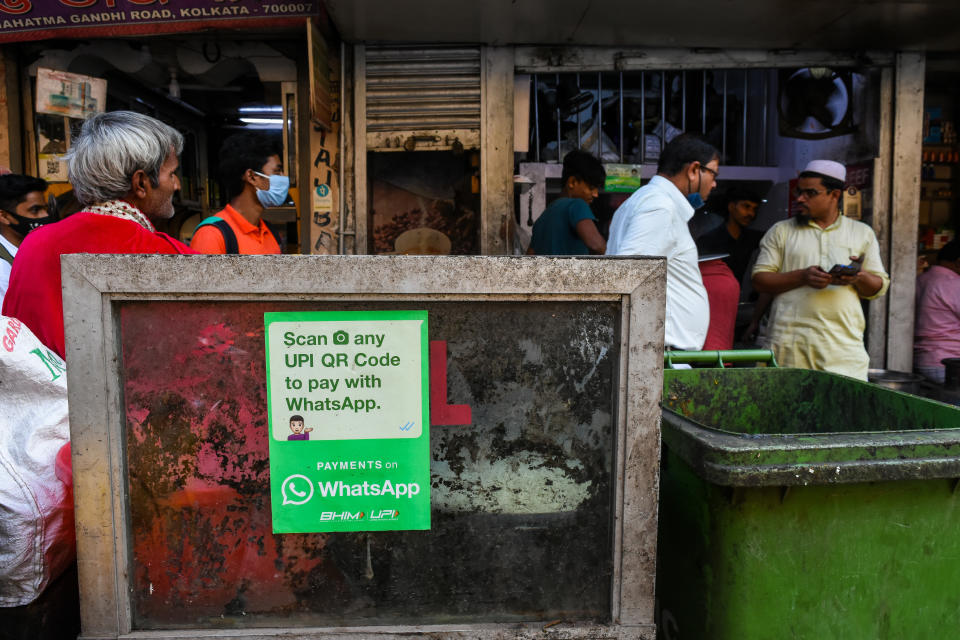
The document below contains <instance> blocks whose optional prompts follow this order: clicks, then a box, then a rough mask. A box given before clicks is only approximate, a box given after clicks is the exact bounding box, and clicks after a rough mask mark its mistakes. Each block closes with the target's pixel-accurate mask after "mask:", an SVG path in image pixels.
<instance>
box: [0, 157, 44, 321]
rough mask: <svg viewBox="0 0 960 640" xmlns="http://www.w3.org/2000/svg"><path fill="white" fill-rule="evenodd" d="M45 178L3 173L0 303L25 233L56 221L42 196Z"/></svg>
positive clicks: (0, 196) (0, 230) (0, 212)
mask: <svg viewBox="0 0 960 640" xmlns="http://www.w3.org/2000/svg"><path fill="white" fill-rule="evenodd" d="M46 190H47V182H46V180H41V179H40V178H34V177H32V176H22V175H19V174H16V173H8V174H6V175H3V176H0V303H2V302H3V296H4V295H5V294H6V293H7V284H8V282H9V280H10V268H11V266H12V265H13V257H14V256H15V255H17V248H18V247H19V246H20V243H21V242H23V238H24V236H26V235H27V234H28V233H30V232H31V231H33V230H34V229H36V228H37V227H39V226H41V225H45V224H47V223H48V222H53V217H52V216H50V214H49V213H48V212H47V201H46V200H45V199H44V198H43V194H44V192H45V191H46Z"/></svg>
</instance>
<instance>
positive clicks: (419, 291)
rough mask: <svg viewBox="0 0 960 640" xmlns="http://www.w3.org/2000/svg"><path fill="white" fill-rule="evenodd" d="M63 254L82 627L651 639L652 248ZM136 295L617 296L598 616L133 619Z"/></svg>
mask: <svg viewBox="0 0 960 640" xmlns="http://www.w3.org/2000/svg"><path fill="white" fill-rule="evenodd" d="M61 264H62V273H63V302H64V325H65V330H66V359H67V361H68V363H69V365H68V368H67V378H68V389H69V399H70V427H71V438H72V443H73V447H72V449H73V470H74V499H75V502H76V520H77V552H78V563H79V576H80V594H81V597H80V606H81V619H82V633H81V636H80V637H81V638H164V639H180V638H183V639H186V638H218V639H221V640H223V639H228V638H232V639H238V640H239V639H241V638H243V639H246V640H249V639H252V638H277V637H283V638H303V639H307V638H310V639H316V638H328V637H334V636H344V637H351V638H377V639H378V640H379V639H382V638H390V637H396V638H399V637H402V636H405V635H410V634H420V633H429V634H431V635H434V637H447V638H458V637H471V638H536V637H551V638H645V639H649V640H653V638H654V636H655V626H654V577H655V573H656V541H657V500H658V481H659V460H660V398H661V394H662V388H663V323H664V300H665V282H666V279H665V278H666V276H665V274H666V266H665V261H664V260H663V259H662V258H600V257H597V258H546V257H502V256H501V257H481V256H475V257H452V256H443V257H426V256H155V255H150V256H145V255H127V256H102V255H67V256H63V258H62V259H61ZM144 300H209V301H212V302H215V301H227V300H230V301H237V300H251V301H254V300H255V301H265V300H266V301H303V300H317V301H337V300H343V301H352V302H356V301H365V300H371V301H390V300H396V301H403V302H410V301H419V300H423V301H436V300H443V301H458V300H462V301H477V300H484V301H513V302H543V301H550V302H554V301H608V302H609V301H613V302H619V303H620V304H621V318H620V327H621V329H620V336H619V339H620V362H619V364H618V367H617V369H616V370H617V371H618V376H617V379H616V381H615V384H614V387H615V388H614V389H613V392H614V397H615V408H616V411H615V424H616V435H615V438H614V442H615V443H616V444H615V447H616V451H615V452H614V464H615V476H614V477H615V482H614V486H615V489H614V492H615V495H614V505H613V509H612V513H613V517H614V523H613V525H614V526H613V531H614V540H613V545H612V546H613V554H614V557H613V578H612V580H611V590H612V597H611V604H612V607H611V608H612V610H611V612H610V619H611V621H612V623H611V624H610V625H596V624H588V625H585V624H577V623H576V622H571V623H561V624H557V625H549V628H547V627H544V626H543V625H542V624H541V623H531V624H519V625H518V624H461V625H423V626H376V627H371V626H367V627H340V628H328V627H325V628H296V629H291V628H251V629H242V630H235V629H232V630H224V629H175V630H169V631H134V630H132V615H131V602H130V595H129V594H130V589H129V581H130V575H131V571H130V567H129V566H128V564H129V558H130V555H129V541H128V525H127V523H128V522H129V513H128V506H127V499H126V486H127V485H126V481H125V478H126V456H125V451H124V448H125V443H124V439H123V437H122V434H123V432H124V428H125V420H124V412H123V399H122V387H121V378H120V373H121V364H120V353H119V349H120V334H119V322H118V317H119V306H120V305H121V304H122V303H123V302H124V301H144Z"/></svg>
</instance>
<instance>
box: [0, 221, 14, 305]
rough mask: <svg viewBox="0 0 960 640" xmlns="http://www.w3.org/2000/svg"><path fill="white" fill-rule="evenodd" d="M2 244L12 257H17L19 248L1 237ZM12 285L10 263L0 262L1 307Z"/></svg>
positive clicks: (0, 242)
mask: <svg viewBox="0 0 960 640" xmlns="http://www.w3.org/2000/svg"><path fill="white" fill-rule="evenodd" d="M0 244H2V245H3V247H4V248H5V249H6V250H7V251H9V252H10V255H12V256H14V257H16V255H17V247H16V245H14V244H12V243H11V242H10V241H9V240H7V239H6V238H4V237H3V236H0ZM9 284H10V263H9V262H7V261H6V260H0V307H2V306H3V297H4V296H5V295H7V286H8V285H9Z"/></svg>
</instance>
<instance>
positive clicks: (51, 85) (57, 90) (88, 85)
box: [37, 67, 107, 119]
mask: <svg viewBox="0 0 960 640" xmlns="http://www.w3.org/2000/svg"><path fill="white" fill-rule="evenodd" d="M106 102H107V81H106V80H104V79H103V78H94V77H92V76H83V75H80V74H77V73H67V72H66V71H54V70H53V69H44V68H42V67H41V68H39V69H37V113H49V114H52V115H59V116H66V117H68V118H80V119H84V118H87V117H88V116H91V115H93V114H95V113H100V112H101V111H103V109H104V105H105V104H106Z"/></svg>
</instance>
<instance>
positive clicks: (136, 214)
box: [83, 200, 156, 233]
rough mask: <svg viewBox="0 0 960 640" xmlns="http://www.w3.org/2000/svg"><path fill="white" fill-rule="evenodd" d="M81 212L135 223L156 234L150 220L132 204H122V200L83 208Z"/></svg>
mask: <svg viewBox="0 0 960 640" xmlns="http://www.w3.org/2000/svg"><path fill="white" fill-rule="evenodd" d="M83 211H89V212H90V213H99V214H100V215H102V216H113V217H114V218H123V219H124V220H130V221H131V222H136V223H137V224H138V225H140V226H141V227H143V228H144V229H146V230H147V231H150V232H151V233H154V232H156V228H154V226H153V225H152V224H151V223H150V220H149V219H148V218H147V216H145V215H144V213H143V212H142V211H140V209H137V208H136V207H135V206H133V205H132V204H130V203H128V202H124V201H123V200H110V201H109V202H102V203H100V204H95V205H93V206H92V207H85V208H84V209H83Z"/></svg>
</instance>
